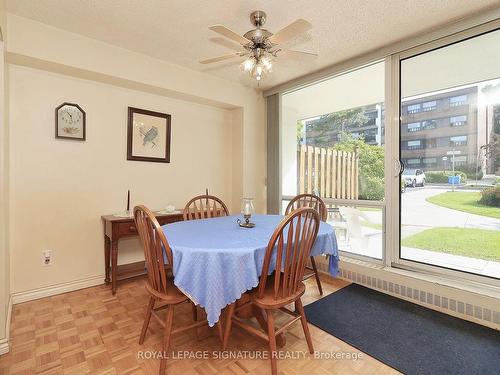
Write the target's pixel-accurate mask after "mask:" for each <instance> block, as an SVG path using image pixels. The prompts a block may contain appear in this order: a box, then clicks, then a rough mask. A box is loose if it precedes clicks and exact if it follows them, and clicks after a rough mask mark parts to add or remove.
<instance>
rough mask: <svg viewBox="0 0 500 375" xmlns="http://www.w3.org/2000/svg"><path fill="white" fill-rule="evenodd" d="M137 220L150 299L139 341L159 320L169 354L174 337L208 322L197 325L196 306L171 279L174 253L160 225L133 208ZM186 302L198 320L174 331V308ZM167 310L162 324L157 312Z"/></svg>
mask: <svg viewBox="0 0 500 375" xmlns="http://www.w3.org/2000/svg"><path fill="white" fill-rule="evenodd" d="M134 220H135V225H136V228H137V231H138V233H139V237H140V238H141V242H142V245H143V247H144V257H145V258H146V266H147V270H148V282H147V284H146V291H147V292H148V294H149V296H150V297H149V304H148V307H147V311H146V318H145V319H144V323H143V325H142V331H141V336H140V338H139V344H141V345H142V344H143V343H144V338H145V337H146V331H147V329H148V326H149V321H150V319H151V315H152V316H154V317H155V318H156V320H158V322H159V323H160V325H161V326H162V327H163V329H164V336H163V353H167V351H168V348H169V345H170V337H171V335H173V334H176V333H179V332H184V331H186V330H188V329H191V328H193V329H196V328H198V327H200V326H202V325H205V324H207V320H202V321H197V318H196V316H197V315H196V313H195V312H196V306H195V305H194V303H192V302H191V301H190V300H189V298H188V297H187V296H186V295H185V294H183V293H182V292H181V291H180V290H179V289H178V288H177V287H176V286H175V285H174V282H173V276H172V275H169V269H171V267H166V265H165V258H164V256H166V261H167V263H168V265H170V266H171V265H173V264H174V263H173V255H172V250H171V249H170V246H169V244H168V241H167V238H166V237H165V233H164V232H163V230H162V228H161V227H160V224H159V223H158V221H157V220H156V218H155V216H154V214H153V213H152V212H151V211H150V210H149V209H148V208H146V207H145V206H137V207H135V208H134ZM184 302H191V304H192V309H193V317H195V319H194V323H192V324H188V325H185V326H183V327H179V328H176V329H172V323H173V319H174V306H177V305H179V304H181V303H184ZM156 303H160V304H162V305H161V306H160V307H158V308H155V304H156ZM165 308H166V310H167V313H166V317H165V319H164V320H163V319H162V318H160V316H159V315H158V310H160V309H165ZM217 328H218V329H219V337H220V339H221V341H222V329H221V327H220V325H217ZM166 366H167V359H166V358H162V360H161V363H160V374H165V373H166V372H165V371H166Z"/></svg>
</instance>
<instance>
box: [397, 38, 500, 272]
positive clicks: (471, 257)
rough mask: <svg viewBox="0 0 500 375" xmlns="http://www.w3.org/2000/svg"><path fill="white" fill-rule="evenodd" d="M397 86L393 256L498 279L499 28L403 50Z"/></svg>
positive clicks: (499, 237) (499, 245)
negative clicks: (401, 166) (399, 188)
mask: <svg viewBox="0 0 500 375" xmlns="http://www.w3.org/2000/svg"><path fill="white" fill-rule="evenodd" d="M477 56H481V58H480V59H478V58H477ZM450 61H453V64H452V65H450V64H449V62H450ZM429 71H432V72H433V74H432V75H429V74H428V72H429ZM400 87H401V91H400V111H401V120H400V127H401V128H400V129H401V131H400V132H399V133H400V140H399V143H400V159H401V160H403V162H404V163H405V168H406V170H405V171H404V172H403V175H402V183H403V184H404V185H406V189H405V191H404V192H403V193H400V195H401V197H400V210H401V215H400V217H401V221H400V253H399V259H400V261H402V262H403V263H402V264H413V265H414V266H415V267H417V268H418V267H439V268H442V269H450V270H456V271H462V272H465V273H471V274H477V275H482V276H487V277H493V278H500V207H498V200H495V199H494V198H492V197H493V196H494V195H495V194H499V193H498V191H499V190H498V187H495V186H494V185H495V181H496V180H495V176H494V173H495V172H498V171H499V168H500V163H499V158H498V156H497V154H496V153H497V152H498V150H500V144H498V139H499V136H498V133H497V130H496V129H495V127H494V121H495V117H494V113H495V108H497V107H498V106H499V105H500V31H492V32H489V33H486V34H483V35H480V36H476V37H473V38H470V39H467V40H464V41H460V42H457V43H454V44H451V45H447V46H443V47H440V48H437V49H434V50H430V51H425V52H420V53H418V54H416V55H414V56H411V55H410V56H408V57H404V58H403V59H402V60H401V62H400ZM416 103H423V108H424V111H422V112H421V113H419V114H418V120H419V122H422V123H427V122H428V121H433V123H434V125H435V126H434V127H433V129H432V130H429V129H420V128H418V129H419V132H418V138H419V139H418V140H415V138H414V137H415V135H413V134H412V133H411V131H410V129H414V128H415V125H414V124H415V119H416V114H415V113H414V112H412V111H410V108H416V107H415V106H416V105H417V104H416ZM429 103H436V104H429ZM429 108H432V111H431V110H430V109H429ZM436 119H437V120H436ZM491 150H495V151H493V152H492V151H491ZM453 176H456V177H453Z"/></svg>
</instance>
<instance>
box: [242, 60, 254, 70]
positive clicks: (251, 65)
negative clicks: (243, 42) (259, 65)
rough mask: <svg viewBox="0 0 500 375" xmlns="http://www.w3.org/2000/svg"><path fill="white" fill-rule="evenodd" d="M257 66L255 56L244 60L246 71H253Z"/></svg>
mask: <svg viewBox="0 0 500 375" xmlns="http://www.w3.org/2000/svg"><path fill="white" fill-rule="evenodd" d="M254 66H255V58H254V57H249V58H247V59H246V60H245V61H244V62H243V70H245V72H251V71H252V70H253V68H254Z"/></svg>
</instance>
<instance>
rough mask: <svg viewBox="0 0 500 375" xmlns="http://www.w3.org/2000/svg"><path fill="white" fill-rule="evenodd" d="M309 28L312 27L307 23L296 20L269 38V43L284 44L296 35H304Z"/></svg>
mask: <svg viewBox="0 0 500 375" xmlns="http://www.w3.org/2000/svg"><path fill="white" fill-rule="evenodd" d="M311 28H312V25H311V24H310V23H309V22H307V21H306V20H303V19H301V18H299V19H298V20H296V21H294V22H292V23H291V24H290V25H288V26H286V27H284V28H282V29H281V30H280V31H278V32H276V34H274V35H273V36H271V37H270V38H269V41H270V42H271V43H273V44H281V43H284V42H286V41H287V40H290V39H292V38H293V37H295V36H297V35H300V34H302V33H305V32H306V31H308V30H310V29H311Z"/></svg>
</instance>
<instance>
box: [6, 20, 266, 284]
mask: <svg viewBox="0 0 500 375" xmlns="http://www.w3.org/2000/svg"><path fill="white" fill-rule="evenodd" d="M8 30H9V35H11V38H9V48H8V54H7V55H8V56H7V57H8V62H9V69H8V72H9V79H10V89H9V95H10V123H9V127H10V158H11V160H10V178H9V186H10V189H11V196H10V217H9V219H10V241H11V243H10V248H11V254H12V258H11V272H10V278H11V288H10V291H11V293H19V292H24V291H28V290H31V289H36V288H41V287H46V286H52V285H55V284H59V283H67V282H72V281H76V280H80V279H84V278H88V277H94V276H99V277H100V276H101V275H103V273H104V264H103V263H104V260H103V230H102V224H101V220H100V215H102V214H107V213H113V212H117V211H121V210H123V209H124V205H125V200H126V191H127V189H130V190H131V195H132V203H133V204H136V203H145V204H146V205H148V206H150V207H152V208H162V207H164V206H165V205H166V204H167V203H169V202H171V203H173V204H175V205H176V206H177V207H182V206H183V204H184V203H185V202H186V201H187V200H188V199H189V198H190V197H192V196H193V195H196V194H199V193H202V192H203V191H204V189H205V187H208V188H209V189H210V191H211V192H213V193H214V194H217V195H219V196H221V197H222V198H223V199H224V200H225V201H227V202H228V203H229V206H230V207H231V209H232V211H233V212H235V211H236V210H237V209H239V206H240V201H241V198H242V196H243V195H245V196H253V197H255V204H256V209H257V211H259V212H265V173H266V170H265V158H266V153H265V122H264V100H263V98H262V97H261V94H260V93H258V92H257V91H255V90H253V89H248V88H245V87H243V86H241V85H239V84H238V83H233V82H229V81H226V80H223V79H220V78H216V77H213V76H210V75H207V74H204V73H199V72H195V71H190V70H187V69H185V68H182V67H179V66H175V65H172V64H168V63H165V62H163V61H159V60H156V59H152V58H150V57H147V56H144V55H140V54H137V53H134V52H131V51H127V50H124V49H121V48H117V47H114V46H111V45H108V44H105V43H102V42H99V41H95V40H92V39H88V38H85V37H82V36H79V35H76V34H72V33H68V32H65V31H62V30H58V29H55V28H52V27H49V26H47V25H43V24H40V23H37V22H34V21H31V20H28V19H24V18H21V17H17V16H12V15H9V16H8ZM64 101H70V102H76V103H78V104H80V105H81V106H82V107H83V108H84V109H85V110H86V113H87V140H86V141H85V142H74V141H61V140H56V139H55V138H54V108H55V107H56V106H57V105H59V104H60V103H62V102H64ZM128 106H135V107H139V108H145V109H150V110H155V111H160V112H166V113H170V114H171V115H172V148H171V163H170V164H163V163H147V162H135V161H127V160H126V116H127V107H128ZM44 249H50V250H52V251H53V259H54V264H53V265H52V266H49V267H45V266H43V265H42V261H41V254H42V250H44ZM141 252H142V250H141V249H140V247H139V246H138V241H137V240H134V239H131V240H125V241H123V242H122V243H120V253H119V260H120V263H123V262H129V261H134V260H137V259H141V258H142V253H141Z"/></svg>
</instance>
